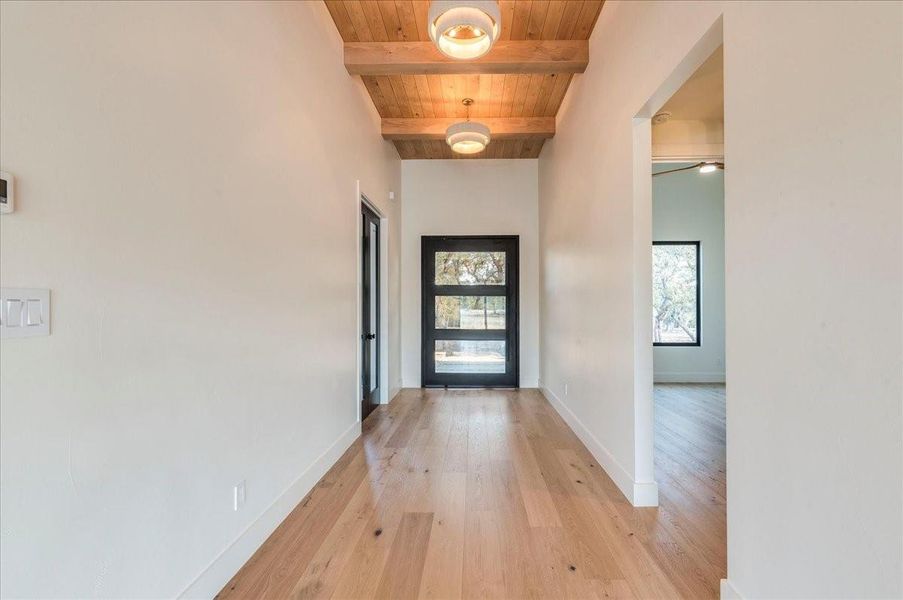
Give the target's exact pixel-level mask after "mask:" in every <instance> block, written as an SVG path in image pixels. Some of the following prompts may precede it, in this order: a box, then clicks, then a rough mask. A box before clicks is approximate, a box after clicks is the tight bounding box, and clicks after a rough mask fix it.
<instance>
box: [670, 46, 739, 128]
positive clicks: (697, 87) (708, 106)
mask: <svg viewBox="0 0 903 600" xmlns="http://www.w3.org/2000/svg"><path fill="white" fill-rule="evenodd" d="M662 110H663V111H668V112H670V113H671V118H672V119H674V120H693V121H724V52H723V47H719V48H718V49H717V50H716V51H715V52H714V53H713V54H712V55H711V56H710V57H709V58H708V59H706V61H705V62H704V63H702V65H701V66H700V67H699V68H698V69H697V70H696V72H695V73H693V75H692V76H691V77H690V79H688V80H687V82H686V83H684V84H683V85H682V86H681V88H680V89H679V90H677V92H675V93H674V95H673V96H671V98H670V99H669V100H668V101H667V102H666V103H665V105H664V106H663V107H662Z"/></svg>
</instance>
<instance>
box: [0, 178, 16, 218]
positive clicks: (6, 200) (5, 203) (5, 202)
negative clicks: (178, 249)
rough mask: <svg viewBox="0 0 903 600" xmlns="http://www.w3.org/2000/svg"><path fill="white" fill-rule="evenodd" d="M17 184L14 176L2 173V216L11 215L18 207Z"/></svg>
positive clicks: (0, 204) (0, 188)
mask: <svg viewBox="0 0 903 600" xmlns="http://www.w3.org/2000/svg"><path fill="white" fill-rule="evenodd" d="M15 183H16V182H15V180H14V179H13V176H12V175H10V174H9V173H7V172H5V171H0V214H6V213H11V212H13V209H14V208H15V206H16V196H15V194H14V193H13V190H14V189H15Z"/></svg>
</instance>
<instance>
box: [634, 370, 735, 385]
mask: <svg viewBox="0 0 903 600" xmlns="http://www.w3.org/2000/svg"><path fill="white" fill-rule="evenodd" d="M652 380H653V381H654V382H655V383H724V381H725V377H724V371H720V372H718V371H712V372H694V373H686V372H683V373H677V372H674V373H653V374H652Z"/></svg>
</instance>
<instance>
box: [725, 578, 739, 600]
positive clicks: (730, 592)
mask: <svg viewBox="0 0 903 600" xmlns="http://www.w3.org/2000/svg"><path fill="white" fill-rule="evenodd" d="M721 600H743V596H741V595H740V592H738V591H737V588H735V587H734V586H733V585H732V584H731V581H730V579H722V580H721Z"/></svg>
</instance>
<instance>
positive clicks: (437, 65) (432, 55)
mask: <svg viewBox="0 0 903 600" xmlns="http://www.w3.org/2000/svg"><path fill="white" fill-rule="evenodd" d="M588 62H589V42H588V41H587V40H523V41H504V40H499V41H498V42H496V43H495V45H494V46H493V47H492V50H490V51H489V53H488V54H487V55H486V56H484V57H482V58H478V59H477V60H466V61H461V60H453V59H451V58H448V57H447V56H445V55H443V54H442V53H441V52H439V50H437V49H436V46H435V45H434V44H433V43H432V42H345V68H346V69H347V70H348V72H349V73H351V74H352V75H401V74H418V75H431V74H440V75H459V74H478V73H482V74H501V73H582V72H583V71H585V70H586V65H587V63H588Z"/></svg>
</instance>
